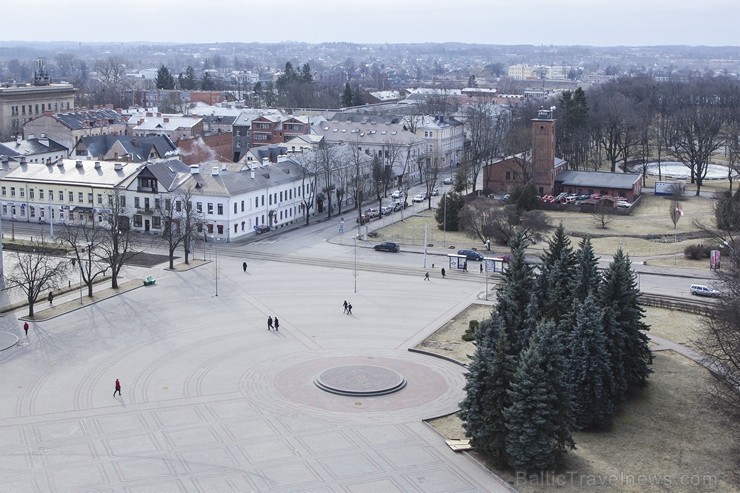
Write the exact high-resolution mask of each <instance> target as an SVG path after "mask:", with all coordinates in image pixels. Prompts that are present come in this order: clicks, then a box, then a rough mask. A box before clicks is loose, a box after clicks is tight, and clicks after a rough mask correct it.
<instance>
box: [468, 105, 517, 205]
mask: <svg viewBox="0 0 740 493" xmlns="http://www.w3.org/2000/svg"><path fill="white" fill-rule="evenodd" d="M465 124H466V125H467V131H468V138H469V140H470V146H469V150H468V154H467V156H466V157H467V160H466V161H467V168H468V171H469V173H470V182H471V185H472V188H473V193H475V189H476V184H477V182H478V175H479V174H480V172H481V170H482V169H483V166H484V165H486V164H490V163H491V162H492V161H493V160H494V159H495V158H497V157H499V156H500V155H501V149H502V143H503V139H504V136H505V134H506V132H507V131H508V130H509V117H508V116H507V115H505V114H504V113H502V112H501V111H499V110H498V109H497V107H496V106H495V105H494V104H493V102H491V101H481V102H479V103H477V104H475V105H473V106H470V107H468V109H467V114H466V121H465Z"/></svg>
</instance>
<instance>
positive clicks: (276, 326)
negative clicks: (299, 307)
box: [274, 317, 280, 330]
mask: <svg viewBox="0 0 740 493" xmlns="http://www.w3.org/2000/svg"><path fill="white" fill-rule="evenodd" d="M274 323H275V330H278V329H280V322H278V318H277V317H275V322H274Z"/></svg>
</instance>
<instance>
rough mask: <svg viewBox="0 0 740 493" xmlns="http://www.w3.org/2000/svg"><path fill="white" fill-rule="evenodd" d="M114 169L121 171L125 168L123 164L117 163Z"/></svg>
mask: <svg viewBox="0 0 740 493" xmlns="http://www.w3.org/2000/svg"><path fill="white" fill-rule="evenodd" d="M113 169H114V170H115V171H121V170H123V165H122V164H121V163H116V164H114V165H113Z"/></svg>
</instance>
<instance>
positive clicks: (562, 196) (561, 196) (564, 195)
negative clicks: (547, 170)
mask: <svg viewBox="0 0 740 493" xmlns="http://www.w3.org/2000/svg"><path fill="white" fill-rule="evenodd" d="M567 195H568V194H567V193H565V192H563V193H560V194H558V195H556V196H555V200H553V202H560V201H561V200H563V199H564V198H565V197H566V196H567Z"/></svg>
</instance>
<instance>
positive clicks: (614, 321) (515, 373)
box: [460, 225, 652, 473]
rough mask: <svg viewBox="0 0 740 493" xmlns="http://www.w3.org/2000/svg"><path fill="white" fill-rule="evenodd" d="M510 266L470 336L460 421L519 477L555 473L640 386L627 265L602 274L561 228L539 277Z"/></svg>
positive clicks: (642, 345) (639, 348)
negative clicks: (579, 435) (576, 434)
mask: <svg viewBox="0 0 740 493" xmlns="http://www.w3.org/2000/svg"><path fill="white" fill-rule="evenodd" d="M526 246H527V242H526V240H524V239H523V237H522V236H521V235H517V236H515V237H514V238H513V240H512V242H511V252H512V257H511V261H510V263H509V268H508V270H507V271H506V273H505V274H504V283H503V284H502V285H501V286H500V287H499V288H498V290H497V304H496V306H495V308H494V310H493V312H492V315H491V318H490V319H488V320H485V321H483V322H482V323H481V324H480V325H479V327H478V329H477V330H476V333H475V344H476V350H475V353H474V355H473V357H472V362H471V363H470V365H469V368H468V373H467V375H466V379H467V383H466V385H465V393H466V396H465V398H464V400H463V401H462V402H461V403H460V417H461V418H462V420H463V427H464V430H465V434H466V436H468V437H469V438H471V442H472V445H473V447H474V448H475V449H476V450H477V451H479V452H480V453H482V454H483V455H484V456H485V457H486V458H488V459H489V460H490V461H492V462H493V463H494V464H496V465H498V466H501V467H511V468H513V469H516V470H519V471H525V472H527V473H536V472H540V471H546V470H552V469H554V468H556V467H557V466H558V465H559V464H560V462H561V460H562V458H563V456H564V454H565V453H566V452H567V451H568V450H570V449H573V448H575V445H576V444H575V442H574V440H573V435H572V433H573V431H576V430H592V429H603V428H605V427H608V426H609V425H610V423H611V420H612V418H613V416H614V414H615V413H616V412H618V410H619V409H620V407H621V406H622V405H623V404H624V403H625V402H626V401H627V399H628V397H629V395H630V393H631V392H634V391H636V390H638V389H640V388H642V387H643V386H645V385H646V382H647V379H648V376H649V375H650V373H651V370H650V364H651V362H652V356H651V353H650V350H649V348H648V337H647V335H646V334H645V331H646V330H648V326H647V325H646V324H645V323H644V321H643V318H644V311H643V308H642V307H641V304H640V292H639V289H638V287H637V285H636V282H635V274H634V272H633V271H632V268H631V262H630V259H629V256H628V255H626V254H624V252H622V250H621V249H620V250H618V251H617V253H616V254H615V255H614V258H613V260H612V262H611V263H610V264H609V267H608V268H607V269H606V270H605V271H604V272H603V273H600V272H599V271H598V269H597V258H596V257H595V255H594V251H593V248H592V246H591V241H590V239H588V238H585V239H583V240H582V241H581V242H580V245H579V248H578V249H574V248H573V247H572V246H571V243H570V239H569V238H568V237H567V236H566V235H565V232H564V228H563V226H562V225H560V226H559V227H558V228H556V231H555V234H554V235H553V236H552V238H551V239H550V240H549V242H548V246H547V249H546V250H545V252H544V253H543V255H542V257H541V264H540V265H539V267H538V269H537V271H535V268H534V267H533V266H532V265H530V264H529V263H528V262H527V261H526V260H525V257H524V249H525V248H526Z"/></svg>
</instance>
